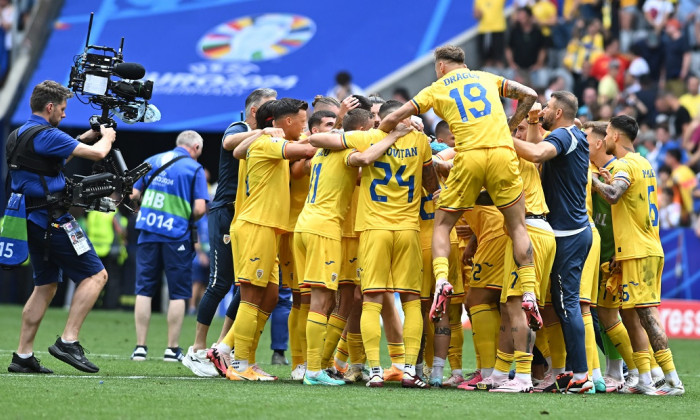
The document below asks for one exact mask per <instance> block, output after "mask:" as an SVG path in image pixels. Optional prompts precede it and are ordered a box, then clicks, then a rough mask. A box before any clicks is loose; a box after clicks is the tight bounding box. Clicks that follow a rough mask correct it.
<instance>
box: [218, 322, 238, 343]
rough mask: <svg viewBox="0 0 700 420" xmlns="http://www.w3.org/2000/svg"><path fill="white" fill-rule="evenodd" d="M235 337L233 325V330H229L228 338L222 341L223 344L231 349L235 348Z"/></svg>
mask: <svg viewBox="0 0 700 420" xmlns="http://www.w3.org/2000/svg"><path fill="white" fill-rule="evenodd" d="M235 323H236V322H235V321H234V323H233V324H235ZM234 335H235V333H234V331H233V325H231V329H229V330H228V332H227V333H226V336H225V337H224V339H223V340H221V342H222V343H224V344H226V345H227V346H229V348H234V344H236V337H235V336H234Z"/></svg>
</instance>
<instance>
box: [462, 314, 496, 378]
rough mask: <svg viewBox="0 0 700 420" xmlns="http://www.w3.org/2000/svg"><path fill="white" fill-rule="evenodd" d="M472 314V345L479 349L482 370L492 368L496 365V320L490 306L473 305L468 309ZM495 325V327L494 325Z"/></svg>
mask: <svg viewBox="0 0 700 420" xmlns="http://www.w3.org/2000/svg"><path fill="white" fill-rule="evenodd" d="M469 311H470V312H471V314H472V331H473V336H472V337H473V339H474V345H475V346H476V347H477V348H478V349H479V357H480V359H481V367H482V368H486V369H489V368H492V367H494V365H495V363H496V343H497V340H498V336H497V335H496V334H494V333H495V331H497V326H498V324H497V322H498V318H497V317H496V316H495V313H494V311H493V309H492V308H491V306H490V305H474V306H472V307H471V308H469ZM494 324H495V325H494Z"/></svg>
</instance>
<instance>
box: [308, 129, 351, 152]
mask: <svg viewBox="0 0 700 420" xmlns="http://www.w3.org/2000/svg"><path fill="white" fill-rule="evenodd" d="M309 143H311V145H312V146H314V147H318V148H321V149H331V150H342V149H346V147H345V145H344V144H343V138H342V134H340V133H316V134H312V135H311V136H310V137H309Z"/></svg>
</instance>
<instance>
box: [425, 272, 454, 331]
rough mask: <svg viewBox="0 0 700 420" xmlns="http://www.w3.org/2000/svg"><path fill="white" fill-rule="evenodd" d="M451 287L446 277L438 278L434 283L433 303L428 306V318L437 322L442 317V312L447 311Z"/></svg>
mask: <svg viewBox="0 0 700 420" xmlns="http://www.w3.org/2000/svg"><path fill="white" fill-rule="evenodd" d="M452 290H453V287H452V285H451V284H450V282H448V281H447V280H446V279H438V280H437V282H436V283H435V295H434V297H433V304H432V305H431V306H430V319H431V320H432V321H433V322H438V321H439V320H440V319H442V314H444V313H445V312H447V305H449V304H450V296H452Z"/></svg>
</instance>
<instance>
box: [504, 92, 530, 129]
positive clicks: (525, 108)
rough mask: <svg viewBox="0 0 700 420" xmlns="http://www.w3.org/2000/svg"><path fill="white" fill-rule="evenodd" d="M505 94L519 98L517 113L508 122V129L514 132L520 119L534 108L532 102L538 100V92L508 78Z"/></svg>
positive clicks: (507, 96)
mask: <svg viewBox="0 0 700 420" xmlns="http://www.w3.org/2000/svg"><path fill="white" fill-rule="evenodd" d="M503 96H504V97H506V98H510V99H517V100H518V107H517V108H516V109H515V114H513V116H512V117H511V119H510V121H509V122H508V129H509V130H510V132H511V133H512V132H513V131H514V130H515V128H516V127H517V126H518V124H520V121H522V120H523V118H525V116H526V115H527V113H528V112H529V111H530V108H532V104H534V103H535V101H536V100H537V93H536V92H535V91H534V89H532V88H530V87H527V86H525V85H522V84H520V83H518V82H516V81H513V80H508V81H507V82H506V88H505V92H503Z"/></svg>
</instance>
